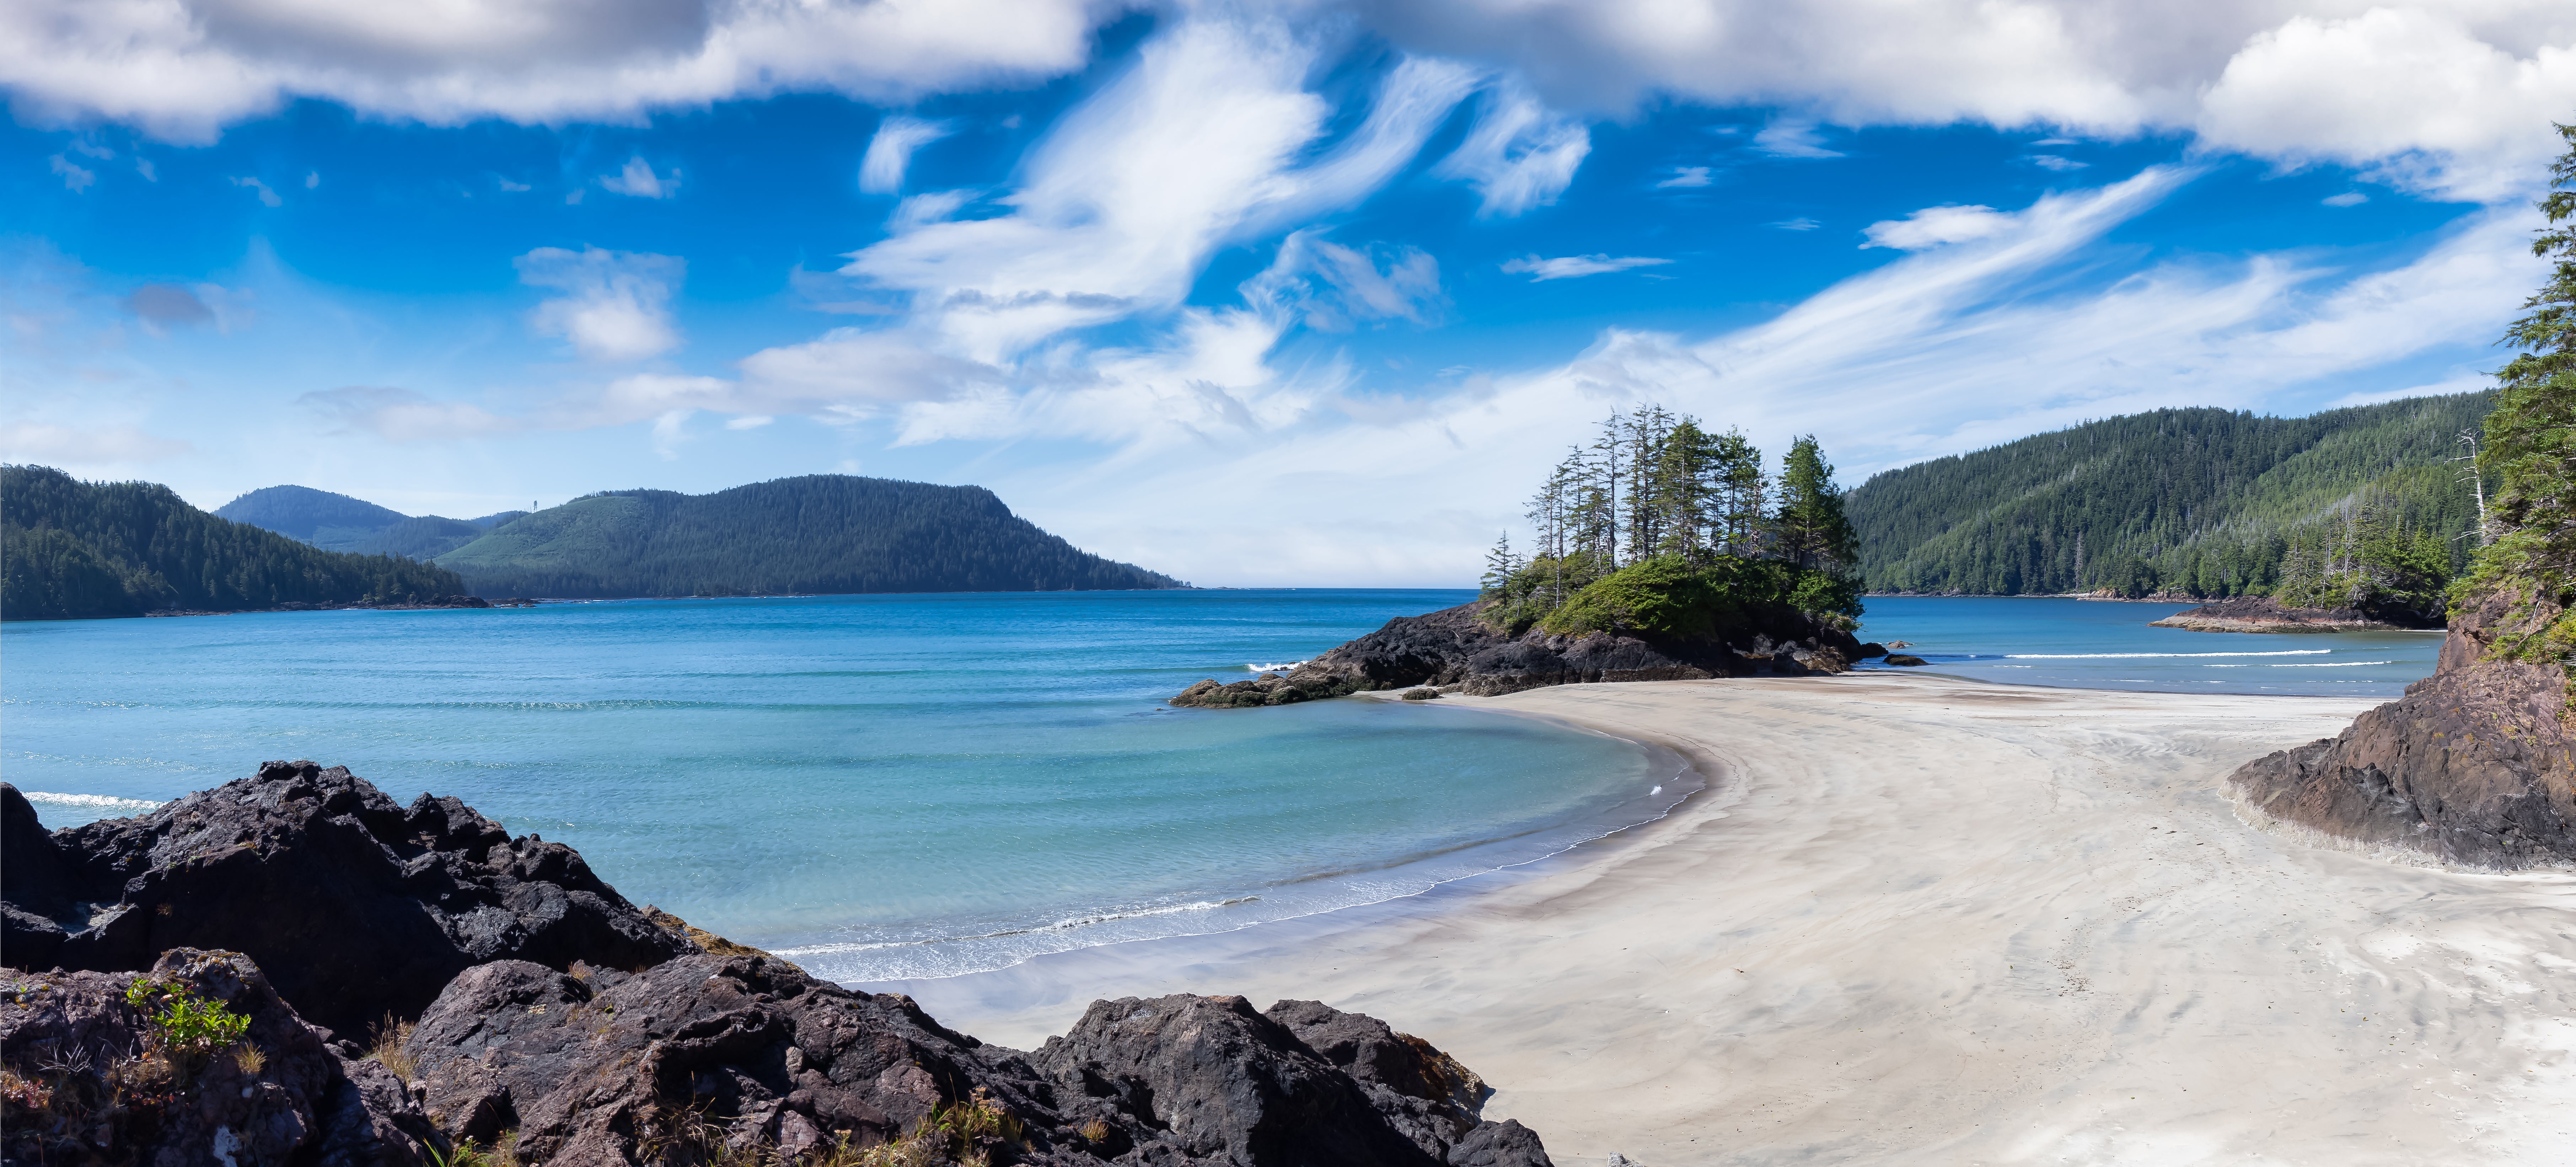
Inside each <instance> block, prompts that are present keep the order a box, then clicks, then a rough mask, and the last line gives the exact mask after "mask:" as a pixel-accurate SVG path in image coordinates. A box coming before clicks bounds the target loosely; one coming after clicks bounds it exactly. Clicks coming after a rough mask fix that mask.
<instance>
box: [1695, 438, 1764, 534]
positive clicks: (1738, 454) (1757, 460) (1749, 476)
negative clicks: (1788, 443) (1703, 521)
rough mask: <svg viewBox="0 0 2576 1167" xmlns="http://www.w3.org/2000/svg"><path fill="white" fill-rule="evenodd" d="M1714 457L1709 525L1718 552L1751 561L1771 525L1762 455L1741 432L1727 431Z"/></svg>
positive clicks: (1717, 441)
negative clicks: (1715, 534) (1712, 531)
mask: <svg viewBox="0 0 2576 1167" xmlns="http://www.w3.org/2000/svg"><path fill="white" fill-rule="evenodd" d="M1715 456H1716V459H1717V465H1716V466H1715V467H1714V469H1713V470H1712V471H1711V473H1712V474H1713V475H1714V476H1715V479H1716V490H1715V492H1714V493H1713V494H1712V495H1711V496H1710V498H1709V500H1708V505H1709V508H1710V513H1709V520H1708V521H1709V525H1710V526H1711V527H1713V528H1715V529H1716V531H1717V533H1718V534H1717V538H1716V540H1715V542H1716V543H1717V544H1718V549H1719V550H1721V551H1724V552H1725V553H1726V554H1728V555H1734V556H1738V557H1741V558H1745V559H1751V558H1753V557H1755V556H1758V555H1760V554H1762V542H1763V533H1764V528H1766V527H1768V526H1769V525H1770V522H1771V513H1770V512H1771V480H1770V475H1768V474H1767V473H1765V472H1764V471H1763V468H1762V451H1761V450H1758V449H1756V448H1754V445H1753V443H1752V441H1751V440H1749V439H1747V438H1746V437H1745V436H1744V434H1743V433H1742V432H1740V431H1738V430H1734V429H1729V430H1727V431H1726V432H1725V433H1723V434H1720V435H1718V437H1717V440H1716V455H1715Z"/></svg>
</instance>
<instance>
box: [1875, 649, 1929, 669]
mask: <svg viewBox="0 0 2576 1167" xmlns="http://www.w3.org/2000/svg"><path fill="white" fill-rule="evenodd" d="M1886 660H1887V663H1889V664H1892V665H1895V666H1897V667H1898V668H1907V669H1912V668H1921V667H1922V666H1924V665H1928V664H1931V663H1932V662H1931V661H1928V660H1925V659H1923V658H1922V657H1919V656H1915V655H1913V654H1911V653H1903V652H1891V653H1889V654H1887V657H1886Z"/></svg>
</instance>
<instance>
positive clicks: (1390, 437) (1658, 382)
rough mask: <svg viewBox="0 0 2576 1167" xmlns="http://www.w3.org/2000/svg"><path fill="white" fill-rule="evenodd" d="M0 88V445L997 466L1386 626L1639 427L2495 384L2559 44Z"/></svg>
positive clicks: (46, 6)
mask: <svg viewBox="0 0 2576 1167" xmlns="http://www.w3.org/2000/svg"><path fill="white" fill-rule="evenodd" d="M431 9H436V11H435V12H434V13H431V15H429V16H424V15H421V13H428V12H430V10H431ZM174 13H175V14H176V15H173V14H174ZM433 16H434V17H435V19H433V18H432V17H433ZM0 87H5V88H6V91H7V93H8V96H9V100H10V108H11V113H12V118H11V121H10V124H9V125H8V126H7V127H6V128H5V129H0V205H5V206H7V207H8V208H10V211H9V214H8V215H7V216H6V217H5V219H0V271H5V272H6V273H7V279H6V281H5V285H6V288H5V293H0V294H5V297H6V303H5V310H6V311H7V313H8V314H9V317H10V324H11V328H10V330H9V331H8V332H7V334H6V335H5V336H0V345H5V346H6V349H5V353H0V377H5V379H6V383H7V385H8V390H9V391H8V392H7V394H6V395H5V401H0V456H5V457H7V458H8V459H10V460H12V461H21V462H35V463H41V464H48V465H58V466H62V467H64V468H66V469H69V470H72V471H74V472H75V473H79V474H82V475H84V476H88V477H93V478H120V479H121V478H145V479H150V480H154V481H161V482H167V483H169V484H170V485H172V486H173V487H175V488H177V489H178V490H179V491H180V492H181V493H182V494H184V495H185V496H187V497H188V498H189V499H190V500H191V501H193V502H196V503H198V504H199V505H202V506H207V507H213V506H218V505H221V504H222V503H223V502H225V501H227V500H229V499H230V498H232V497H234V496H235V495H237V494H239V493H241V492H243V491H246V490H250V489H254V488H257V487H261V486H267V485H273V484H276V483H281V482H295V483H301V484H304V485H308V486H314V487H320V488H323V489H327V490H337V491H342V492H345V493H349V494H354V495H357V496H359V497H362V498H367V499H370V500H373V501H377V502H380V503H384V504H386V505H389V506H393V507H395V508H397V509H400V510H404V511H407V512H410V513H439V514H448V515H456V516H469V515H478V514H483V513H487V512H490V511H494V510H499V509H504V508H505V507H515V506H524V505H526V504H527V503H528V502H530V501H531V500H535V501H540V502H544V503H549V504H551V503H554V502H560V501H562V500H564V499H565V498H568V497H571V496H574V495H578V494H582V493H586V492H589V491H592V490H599V489H606V488H617V487H630V486H656V487H666V488H672V489H680V490H689V491H703V490H711V489H720V488H722V487H725V486H730V485H735V484H738V483H742V482H746V481H754V480H759V479H764V478H770V477H776V476H780V475H788V474H801V473H818V472H844V473H862V474H873V475H883V476H889V477H900V478H913V479H921V480H926V481H933V482H949V483H979V484H982V485H986V486H990V487H992V488H993V489H995V490H996V491H997V492H999V493H1000V494H1001V495H1002V497H1003V498H1004V499H1005V501H1007V502H1009V503H1010V504H1011V505H1012V506H1013V507H1014V508H1015V509H1016V510H1018V511H1019V512H1020V513H1022V514H1024V515H1026V516H1028V517H1030V518H1031V519H1033V520H1034V521H1036V522H1038V523H1040V524H1041V525H1043V526H1046V527H1048V528H1049V529H1051V530H1055V531H1058V532H1060V533H1062V534H1065V535H1066V536H1067V537H1069V538H1071V539H1073V540H1074V541H1075V542H1076V543H1078V544H1080V545H1082V546H1084V547H1086V548H1088V549H1091V550H1096V551H1099V552H1102V553H1105V554H1110V555H1113V556H1116V557H1119V558H1123V559H1128V560H1131V561H1134V562H1139V563H1143V564H1146V565H1148V566H1152V567H1155V568H1158V569H1160V570H1165V571H1169V572H1171V573H1173V574H1176V575H1180V576H1182V577H1184V578H1188V579H1191V580H1193V581H1195V582H1200V583H1205V584H1234V585H1262V584H1288V585H1330V584H1345V585H1387V586H1394V585H1421V584H1458V583H1462V582H1464V581H1466V580H1467V579H1469V578H1470V577H1471V576H1472V574H1473V572H1474V570H1475V567H1476V562H1477V555H1478V552H1479V551H1480V550H1481V549H1482V548H1483V547H1484V546H1485V545H1486V544H1489V543H1490V542H1491V541H1492V538H1493V536H1494V534H1495V532H1497V531H1498V530H1517V529H1518V527H1519V523H1518V520H1517V512H1518V511H1519V509H1520V508H1519V501H1518V500H1519V499H1520V498H1521V497H1523V496H1524V495H1525V494H1526V493H1527V492H1528V491H1529V489H1530V488H1531V487H1532V486H1534V485H1535V483H1536V480H1537V479H1538V478H1539V476H1540V475H1541V474H1542V473H1543V471H1544V467H1545V465H1546V464H1547V463H1549V462H1551V461H1552V460H1553V459H1554V458H1555V457H1556V456H1557V455H1558V454H1559V453H1560V452H1561V451H1562V449H1563V447H1564V445H1565V444H1566V443H1567V442H1569V441H1572V440H1576V439H1578V438H1579V436H1580V435H1581V433H1582V431H1583V429H1584V428H1585V427H1586V426H1588V425H1589V424H1591V423H1592V422H1594V421H1596V420H1597V419H1598V418H1599V417H1600V416H1601V415H1603V414H1605V413H1607V412H1608V411H1610V410H1612V409H1617V408H1624V407H1627V406H1630V405H1634V404H1639V403H1643V402H1647V401H1657V402H1661V403H1663V404H1665V405H1667V406H1669V407H1671V408H1674V409H1676V410H1678V411H1683V412H1689V413H1693V414H1696V415H1698V416H1700V417H1701V418H1703V419H1704V420H1708V421H1713V422H1716V423H1717V424H1720V425H1730V424H1731V425H1738V426H1741V427H1742V428H1743V429H1744V430H1745V431H1746V432H1747V433H1748V434H1749V435H1751V436H1752V437H1754V438H1755V440H1756V441H1757V442H1759V443H1761V444H1763V445H1764V446H1765V447H1766V448H1771V449H1774V450H1775V451H1776V450H1777V449H1778V448H1779V447H1781V446H1784V445H1785V444H1786V441H1787V439H1788V437H1789V436H1790V435H1792V434H1796V433H1804V432H1813V433H1816V434H1818V435H1819V436H1820V437H1821V438H1822V440H1823V441H1824V444H1825V447H1826V449H1827V451H1828V453H1829V454H1830V455H1831V456H1833V457H1834V459H1835V460H1836V461H1837V462H1838V463H1839V464H1840V466H1841V467H1842V471H1843V478H1844V481H1845V482H1846V483H1856V482H1858V481H1860V480H1861V479H1862V478H1864V477H1866V476H1867V474H1868V473H1870V472H1871V471H1874V470H1878V469H1883V468H1887V467H1890V466H1895V465H1901V464H1904V463H1906V462H1909V461H1913V460H1917V459H1920V458H1925V457H1932V456H1938V455H1941V454H1947V453H1955V452H1959V451H1962V450H1966V449H1973V448H1976V447H1979V446H1983V445H1987V444H1991V443H1993V442H1997V441H2002V440H2008V439H2010V438H2014V437H2018V436H2021V435H2024V434H2027V433H2032V432H2036V431H2040V430H2045V429H2049V428H2054V427H2057V426H2060V425H2065V424H2069V423H2071V422H2074V421H2078V420H2081V419H2084V418H2088V417H2099V416H2107V415H2110V414H2115V413H2125V412H2132V411H2135V410H2139V409H2147V408H2155V407H2159V406H2166V405H2225V406H2230V407H2236V408H2247V409H2255V410H2260V411H2267V412H2275V413H2284V414H2290V413H2305V412H2310V411H2313V410H2315V409H2319V408H2325V407H2329V406H2333V405H2336V404H2341V403H2351V402H2357V401H2366V400H2376V399H2381V398H2384V397H2388V396H2394V395H2401V394H2404V393H2409V392H2446V391H2458V390H2462V389H2467V388H2473V387H2477V386H2479V385H2481V384H2483V381H2484V377H2483V374H2484V371H2485V370H2488V369H2491V368H2493V367H2494V366H2495V365H2496V364H2498V363H2500V355H2499V352H2498V350H2496V349H2494V348H2493V347H2491V341H2492V340H2493V338H2494V337H2495V335H2496V334H2497V333H2498V332H2499V331H2500V330H2501V327H2502V325H2503V324H2504V322H2505V321H2506V320H2507V319H2508V318H2510V316H2511V315H2512V314H2513V311H2514V309H2515V307H2516V306H2517V305H2518V304H2519V303H2520V302H2521V299H2522V298H2523V296H2525V295H2526V294H2527V293H2528V291H2529V290H2530V289H2531V288H2532V287H2533V286H2534V285H2535V284H2536V283H2537V281H2538V279H2539V275H2540V273H2539V269H2538V267H2537V266H2536V263H2535V261H2533V260H2532V259H2531V257H2530V256H2529V255H2528V254H2527V251H2526V244H2527V241H2528V239H2529V234H2528V232H2529V231H2530V230H2531V229H2532V228H2533V227H2534V226H2536V225H2537V221H2538V220H2537V217H2536V215H2534V214H2533V212H2532V211H2531V210H2530V208H2529V201H2530V199H2531V198H2532V197H2533V195H2534V194H2536V193H2537V192H2538V191H2539V190H2540V189H2541V187H2540V183H2541V182H2542V181H2543V172H2544V168H2545V164H2546V162H2547V159H2548V158H2549V157H2550V156H2551V154H2552V153H2554V149H2553V147H2554V146H2555V144H2556V139H2555V136H2554V135H2553V134H2552V133H2551V132H2550V130H2549V122H2550V121H2551V120H2552V119H2553V118H2556V119H2559V120H2571V119H2576V17H2571V15H2570V14H2569V13H2568V12H2567V11H2565V10H2564V8H2563V6H2560V5H2549V4H2528V5H2520V4H2515V3H2511V2H2497V3H2479V4H2456V5H2417V6H2411V7H2410V6H2394V7H2392V6H2385V5H2382V6H2377V7H2368V6H2353V5H2334V4H2321V3H2310V4H2295V3H2294V4H2273V5H2245V4H2230V5H2214V4H2213V5H2207V6H2195V5H2192V4H2181V5H2160V6H2156V7H2155V8H2154V9H2153V10H2152V13H2150V11H2149V10H2148V9H2147V8H2145V7H2136V8H2130V7H2126V6H2109V7H2105V6H2101V5H2086V4H2073V3H2068V4H2052V3H2044V2H2026V3H2020V4H2004V3H1985V4H1977V3H1948V2H1924V3H1913V4H1904V5H1894V4H1885V3H1876V2H1870V0H1833V2H1828V3H1816V4H1809V5H1803V6H1798V7H1794V8H1786V9H1781V8H1776V7H1764V6H1758V5H1753V4H1738V3H1734V2H1733V0H1699V2H1697V3H1687V4H1661V3H1653V2H1649V0H1600V2H1598V3H1588V4H1572V3H1564V4H1558V3H1548V2H1510V3H1506V2H1505V0H1454V2H1451V3H1445V4H1408V5H1373V4H1366V3H1357V4H1331V3H1320V2H1315V3H1304V2H1301V3H1283V4H1273V5H1266V6H1258V5H1230V4H1191V3H1176V4H1164V5H1146V6H1118V5H1104V4H1098V3H1063V2H1057V0H956V2H953V3H949V4H942V5H908V6H904V7H902V8H896V7H893V6H890V5H886V4H881V3H880V4H849V3H824V4H815V5H802V4H786V3H784V2H783V0H782V2H778V3H771V2H767V0H759V2H753V0H736V2H731V3H722V4H716V5H712V6H702V5H699V4H696V3H693V2H691V0H653V2H652V3H643V4H636V5H627V6H601V5H597V4H592V3H587V2H585V0H562V2H560V3H531V4H524V5H500V4H487V3H484V2H482V0H458V2H457V3H455V4H452V5H446V6H428V7H424V8H421V9H417V10H414V9H403V10H400V11H390V12H382V13H379V12H372V11H359V10H355V9H353V10H349V11H340V10H337V9H326V8H324V7H316V6H313V5H309V4H304V3H300V2H297V0H191V2H189V3H182V4H177V5H157V4H141V3H137V4H122V3H95V4H69V3H63V4H59V5H57V4H54V3H52V2H51V0H43V2H31V3H30V4H28V5H24V6H17V7H15V8H14V9H13V12H12V13H9V14H0Z"/></svg>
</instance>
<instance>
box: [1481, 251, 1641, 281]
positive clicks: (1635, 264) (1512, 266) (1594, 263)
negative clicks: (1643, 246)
mask: <svg viewBox="0 0 2576 1167" xmlns="http://www.w3.org/2000/svg"><path fill="white" fill-rule="evenodd" d="M1671 262H1672V261H1671V260H1669V259H1656V258H1654V257H1652V256H1645V255H1620V256H1610V255H1560V256H1557V257H1555V258H1553V259H1541V258H1539V257H1538V256H1535V255H1529V256H1523V257H1521V258H1519V259H1507V260H1504V261H1503V270H1504V271H1507V272H1512V273H1514V274H1522V273H1526V274H1527V275H1528V276H1529V278H1530V282H1531V283H1533V284H1535V283H1540V282H1543V281H1546V280H1570V279H1574V278H1576V277H1578V276H1597V275H1603V274H1606V273H1609V272H1615V271H1627V270H1629V269H1631V268H1640V267H1658V266H1661V265H1663V264H1668V263H1671Z"/></svg>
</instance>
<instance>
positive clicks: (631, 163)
mask: <svg viewBox="0 0 2576 1167" xmlns="http://www.w3.org/2000/svg"><path fill="white" fill-rule="evenodd" d="M599 185H600V189H602V190H606V191H609V192H612V193H615V194H622V195H633V196H635V197H636V198H639V199H667V198H671V197H673V196H675V195H677V194H679V193H680V172H679V170H678V169H677V168H676V167H675V168H673V169H672V171H671V173H669V174H667V175H662V174H655V173H654V172H653V164H652V163H650V162H646V161H645V160H644V158H643V156H642V155H640V154H639V155H637V156H635V157H633V158H629V159H627V160H626V166H625V168H624V169H622V170H619V171H618V172H617V173H615V174H608V175H602V176H600V179H599ZM576 193H577V192H576Z"/></svg>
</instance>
